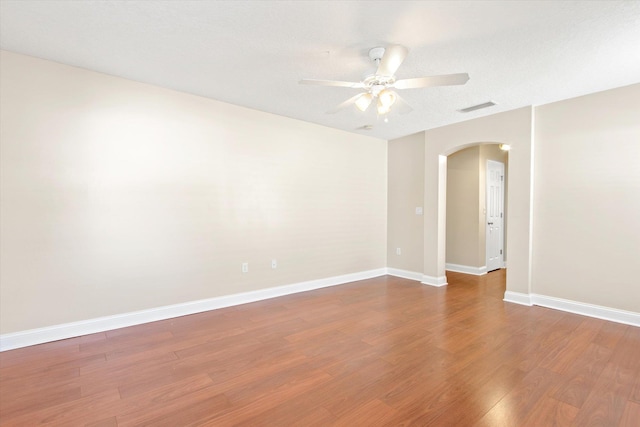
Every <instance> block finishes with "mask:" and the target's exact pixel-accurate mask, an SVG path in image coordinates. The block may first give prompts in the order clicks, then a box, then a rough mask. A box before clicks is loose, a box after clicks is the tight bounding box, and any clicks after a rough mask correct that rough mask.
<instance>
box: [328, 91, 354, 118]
mask: <svg viewBox="0 0 640 427" xmlns="http://www.w3.org/2000/svg"><path fill="white" fill-rule="evenodd" d="M361 96H362V94H361V93H359V94H357V95H355V96H352V97H351V98H349V99H347V100H346V101H344V102H343V103H342V104H340V105H338V106H337V107H335V108H332V109H331V110H329V111H327V114H334V113H337V112H338V111H340V110H342V109H344V108H347V107H348V106H350V105H353V104H355V103H356V101H357V100H358V98H360V97H361Z"/></svg>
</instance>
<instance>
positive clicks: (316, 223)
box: [0, 52, 387, 334]
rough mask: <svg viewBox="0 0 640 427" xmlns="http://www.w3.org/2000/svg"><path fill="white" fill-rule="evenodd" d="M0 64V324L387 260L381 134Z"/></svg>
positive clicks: (42, 321) (11, 62) (59, 319)
mask: <svg viewBox="0 0 640 427" xmlns="http://www.w3.org/2000/svg"><path fill="white" fill-rule="evenodd" d="M0 62H1V66H2V69H1V72H0V77H1V87H0V91H1V92H0V93H1V105H0V111H1V116H0V123H1V128H2V130H1V132H2V133H1V135H0V142H1V147H0V150H1V156H0V157H1V162H2V164H1V171H2V176H1V185H2V187H1V189H0V191H1V194H2V198H1V205H0V209H1V212H0V214H1V219H2V221H1V223H0V225H1V230H0V235H1V241H0V245H1V246H0V256H1V259H0V265H1V266H2V268H1V269H0V270H1V277H0V284H1V285H0V304H1V305H0V313H1V318H0V325H1V329H0V332H1V333H3V334H4V333H10V332H15V331H21V330H26V329H30V328H37V327H43V326H49V325H56V324H61V323H66V322H72V321H77V320H84V319H90V318H95V317H99V316H105V315H112V314H117V313H125V312H130V311H134V310H141V309H148V308H152V307H158V306H163V305H168V304H176V303H181V302H186V301H192V300H198V299H203V298H210V297H216V296H221V295H227V294H234V293H238V292H244V291H251V290H255V289H260V288H268V287H273V286H278V285H285V284H290V283H297V282H301V281H306V280H311V279H318V278H324V277H331V276H336V275H341V274H345V273H351V272H359V271H365V270H370V269H375V268H381V267H384V266H385V263H386V227H387V219H386V212H387V209H386V207H387V201H386V199H387V194H386V185H387V183H386V179H387V172H386V168H387V143H386V141H383V140H378V139H374V138H370V137H364V136H358V135H355V134H351V133H346V132H342V131H338V130H333V129H329V128H325V127H321V126H317V125H313V124H309V123H304V122H301V121H296V120H292V119H288V118H284V117H279V116H275V115H270V114H266V113H262V112H257V111H253V110H249V109H245V108H240V107H236V106H233V105H228V104H224V103H221V102H216V101H213V100H209V99H205V98H200V97H196V96H192V95H188V94H184V93H179V92H174V91H170V90H166V89H162V88H158V87H154V86H150V85H145V84H141V83H136V82H132V81H128V80H124V79H120V78H116V77H111V76H107V75H103V74H99V73H94V72H90V71H86V70H82V69H78V68H73V67H69V66H64V65H60V64H56V63H53V62H48V61H44V60H39V59H35V58H31V57H27V56H22V55H17V54H13V53H8V52H3V53H2V57H1V61H0ZM272 258H276V259H277V260H278V268H277V269H276V270H272V269H271V268H270V263H271V259H272ZM245 261H246V262H249V273H246V274H242V273H241V263H242V262H245Z"/></svg>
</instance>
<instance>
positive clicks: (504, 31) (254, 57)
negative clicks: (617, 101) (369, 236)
mask: <svg viewBox="0 0 640 427" xmlns="http://www.w3.org/2000/svg"><path fill="white" fill-rule="evenodd" d="M389 44H402V45H404V46H406V47H407V48H409V55H408V57H407V59H406V60H405V62H404V64H403V65H402V66H401V67H400V69H399V71H398V72H397V78H398V79H404V78H412V77H423V76H429V75H436V74H451V73H461V72H467V73H469V75H470V76H471V79H470V80H469V82H468V83H467V84H466V85H464V86H450V87H440V88H429V89H408V90H404V91H402V93H401V94H402V96H403V97H404V98H405V99H406V100H407V101H408V102H409V103H410V104H411V105H412V106H413V108H414V110H413V111H412V112H411V113H409V114H406V115H399V114H397V113H394V112H392V114H391V115H390V116H389V123H384V122H382V121H381V120H379V121H376V116H375V112H374V111H375V108H370V110H371V111H370V112H368V113H361V112H359V111H357V110H356V109H355V108H350V109H348V110H344V111H341V112H338V113H336V114H326V113H325V112H326V111H327V110H329V109H331V108H332V107H334V106H336V105H337V104H339V103H340V102H342V101H344V100H346V99H347V98H349V97H351V96H353V95H355V94H356V93H358V90H356V89H350V88H340V87H317V86H305V85H299V84H298V81H299V80H300V79H302V78H314V79H333V80H350V81H359V80H361V79H362V77H363V76H364V75H366V74H369V73H371V72H373V71H374V70H375V67H374V65H373V63H372V62H371V61H370V60H369V59H368V57H367V52H368V51H369V49H370V48H372V47H375V46H386V45H389ZM0 47H1V48H2V49H5V50H9V51H13V52H18V53H23V54H27V55H32V56H36V57H40V58H45V59H49V60H53V61H57V62H61V63H64V64H70V65H74V66H78V67H83V68H87V69H91V70H95V71H100V72H103V73H107V74H112V75H115V76H121V77H124V78H127V79H132V80H137V81H141V82H146V83H151V84H154V85H158V86H163V87H167V88H171V89H176V90H180V91H184V92H189V93H193V94H197V95H201V96H205V97H209V98H213V99H217V100H221V101H225V102H229V103H232V104H237V105H242V106H246V107H249V108H254V109H257V110H261V111H266V112H270V113H274V114H279V115H283V116H287V117H293V118H296V119H300V120H305V121H308V122H313V123H318V124H321V125H325V126H329V127H334V128H338V129H343V130H346V131H351V132H358V133H362V134H367V135H372V136H375V137H379V138H383V139H392V138H396V137H399V136H404V135H408V134H411V133H415V132H418V131H421V130H425V129H429V128H434V127H438V126H442V125H446V124H450V123H455V122H458V121H463V120H468V119H471V118H474V117H479V116H482V115H488V114H494V113H496V112H500V111H506V110H511V109H514V108H519V107H523V106H527V105H540V104H546V103H549V102H552V101H557V100H561V99H566V98H571V97H575V96H579V95H584V94H587V93H592V92H596V91H600V90H605V89H609V88H613V87H619V86H624V85H628V84H632V83H638V82H640V1H577V2H571V1H455V2H439V1H433V2H410V1H407V2H400V1H332V2H330V1H184V0H183V1H57V0H44V1H30V0H24V1H6V0H2V1H1V2H0ZM489 100H491V101H494V102H495V103H497V106H495V107H491V108H488V109H485V110H480V111H476V112H472V113H467V114H464V113H460V112H458V111H457V110H459V109H461V108H464V107H468V106H471V105H475V104H480V103H483V102H486V101H489ZM370 113H371V114H370ZM367 124H374V125H375V126H374V128H373V129H372V130H362V129H358V128H361V127H362V126H364V125H367Z"/></svg>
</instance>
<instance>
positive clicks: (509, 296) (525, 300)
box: [504, 291, 533, 306]
mask: <svg viewBox="0 0 640 427" xmlns="http://www.w3.org/2000/svg"><path fill="white" fill-rule="evenodd" d="M504 301H506V302H512V303H515V304H521V305H528V306H531V305H533V304H531V297H530V296H529V294H523V293H520V292H511V291H506V292H505V293H504Z"/></svg>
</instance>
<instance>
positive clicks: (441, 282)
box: [421, 274, 447, 287]
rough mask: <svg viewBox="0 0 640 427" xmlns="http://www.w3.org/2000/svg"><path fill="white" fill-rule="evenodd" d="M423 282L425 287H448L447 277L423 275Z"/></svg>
mask: <svg viewBox="0 0 640 427" xmlns="http://www.w3.org/2000/svg"><path fill="white" fill-rule="evenodd" d="M421 282H422V283H423V284H425V285H430V286H438V287H439V286H446V285H447V276H440V277H433V276H427V275H426V274H423V275H422V280H421Z"/></svg>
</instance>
